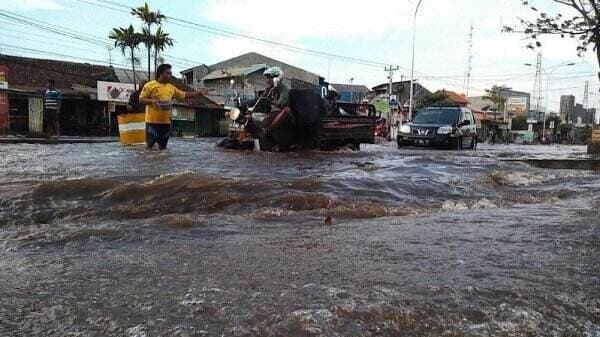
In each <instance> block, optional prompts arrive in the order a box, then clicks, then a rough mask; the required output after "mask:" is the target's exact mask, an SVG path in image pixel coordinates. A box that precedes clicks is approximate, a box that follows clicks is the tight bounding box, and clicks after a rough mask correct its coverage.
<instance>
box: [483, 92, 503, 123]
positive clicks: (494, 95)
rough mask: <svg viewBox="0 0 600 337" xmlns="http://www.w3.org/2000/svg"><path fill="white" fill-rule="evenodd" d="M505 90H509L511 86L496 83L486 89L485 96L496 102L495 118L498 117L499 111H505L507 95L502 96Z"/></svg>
mask: <svg viewBox="0 0 600 337" xmlns="http://www.w3.org/2000/svg"><path fill="white" fill-rule="evenodd" d="M505 90H509V88H508V87H506V86H504V85H501V86H497V85H494V86H493V87H491V88H490V89H485V96H483V98H484V99H487V100H489V101H491V102H492V103H494V108H496V111H495V112H494V120H496V119H497V118H496V114H497V113H498V111H504V105H505V104H506V97H504V96H502V92H503V91H505Z"/></svg>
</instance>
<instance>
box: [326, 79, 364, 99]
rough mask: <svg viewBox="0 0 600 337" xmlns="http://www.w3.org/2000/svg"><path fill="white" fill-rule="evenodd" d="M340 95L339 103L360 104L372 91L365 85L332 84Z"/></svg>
mask: <svg viewBox="0 0 600 337" xmlns="http://www.w3.org/2000/svg"><path fill="white" fill-rule="evenodd" d="M330 85H331V86H332V87H333V88H334V89H335V90H336V91H337V92H338V94H339V101H342V102H351V103H359V102H362V100H363V99H365V98H366V97H367V94H368V93H369V91H371V89H369V88H368V87H366V86H364V85H350V84H337V83H331V84H330Z"/></svg>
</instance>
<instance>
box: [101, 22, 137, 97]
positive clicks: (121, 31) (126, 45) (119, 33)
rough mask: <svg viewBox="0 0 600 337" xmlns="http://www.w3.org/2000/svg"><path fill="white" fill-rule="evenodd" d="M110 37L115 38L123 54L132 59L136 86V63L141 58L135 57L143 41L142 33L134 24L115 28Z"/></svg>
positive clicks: (116, 45)
mask: <svg viewBox="0 0 600 337" xmlns="http://www.w3.org/2000/svg"><path fill="white" fill-rule="evenodd" d="M108 37H109V38H110V39H111V40H115V47H118V48H119V49H121V52H122V53H123V56H125V57H127V58H128V59H129V60H130V61H131V69H132V71H133V85H134V86H136V85H137V80H136V74H135V64H136V63H137V62H139V60H138V58H137V57H135V50H136V49H137V48H138V47H139V45H140V43H141V42H142V41H141V36H140V34H139V33H136V32H135V28H133V25H129V27H119V28H113V30H112V32H110V34H109V35H108ZM128 54H129V55H128Z"/></svg>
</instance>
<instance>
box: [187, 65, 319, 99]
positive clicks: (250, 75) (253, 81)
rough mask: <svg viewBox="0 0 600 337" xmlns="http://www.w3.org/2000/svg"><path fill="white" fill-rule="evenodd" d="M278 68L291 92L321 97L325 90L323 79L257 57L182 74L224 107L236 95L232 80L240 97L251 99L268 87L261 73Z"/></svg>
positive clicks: (299, 69) (196, 68)
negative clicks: (301, 90)
mask: <svg viewBox="0 0 600 337" xmlns="http://www.w3.org/2000/svg"><path fill="white" fill-rule="evenodd" d="M275 66H276V67H280V68H281V69H282V70H283V72H284V73H285V76H284V80H283V83H284V84H286V85H288V87H289V88H290V89H313V90H315V91H317V92H319V93H320V92H321V90H322V88H323V87H326V82H325V79H324V78H323V77H322V76H320V75H317V74H315V73H312V72H310V71H307V70H304V69H301V68H298V67H295V66H292V65H289V64H287V63H284V62H282V61H279V60H276V59H273V58H270V57H267V56H264V55H261V54H258V53H247V54H243V55H240V56H237V57H234V58H231V59H229V60H225V61H222V62H219V63H216V64H213V65H211V66H206V65H199V66H196V67H194V68H190V69H187V70H184V71H182V72H181V75H182V77H183V79H184V81H185V83H186V84H187V85H190V86H191V87H193V88H196V89H198V88H200V87H206V88H208V89H209V98H211V100H213V101H215V102H217V103H219V104H225V103H226V102H227V100H228V98H229V97H230V96H231V94H232V93H233V88H232V86H231V81H232V80H233V81H234V82H235V90H236V91H237V92H238V93H239V94H240V95H243V96H246V98H252V97H254V96H255V95H256V94H257V93H258V92H260V91H262V90H264V89H265V88H266V87H267V83H266V80H265V78H264V77H263V76H262V72H264V70H265V69H266V68H268V67H275Z"/></svg>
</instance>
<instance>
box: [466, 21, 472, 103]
mask: <svg viewBox="0 0 600 337" xmlns="http://www.w3.org/2000/svg"><path fill="white" fill-rule="evenodd" d="M472 70H473V23H471V32H470V33H469V62H468V64H467V76H466V84H465V87H466V92H467V97H469V89H470V88H471V71H472Z"/></svg>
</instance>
